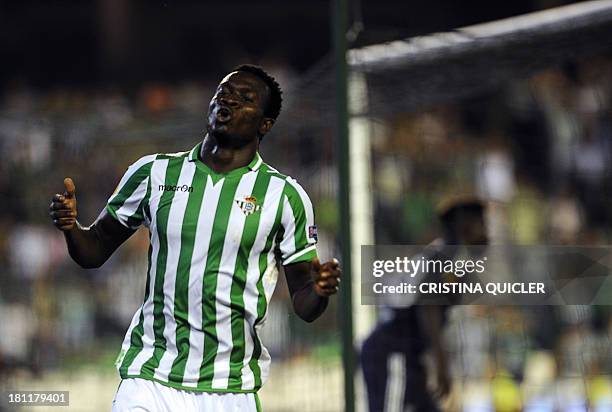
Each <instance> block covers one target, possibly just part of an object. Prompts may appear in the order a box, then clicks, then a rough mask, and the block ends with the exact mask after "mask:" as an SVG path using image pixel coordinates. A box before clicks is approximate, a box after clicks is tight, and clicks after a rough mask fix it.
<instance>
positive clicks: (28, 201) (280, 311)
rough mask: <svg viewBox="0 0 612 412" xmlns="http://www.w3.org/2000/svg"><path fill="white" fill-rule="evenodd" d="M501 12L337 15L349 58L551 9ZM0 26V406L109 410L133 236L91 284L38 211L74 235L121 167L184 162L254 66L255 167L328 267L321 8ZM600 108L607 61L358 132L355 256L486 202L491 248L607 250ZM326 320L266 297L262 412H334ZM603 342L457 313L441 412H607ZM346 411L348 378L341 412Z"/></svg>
mask: <svg viewBox="0 0 612 412" xmlns="http://www.w3.org/2000/svg"><path fill="white" fill-rule="evenodd" d="M506 3H507V4H506ZM506 3H504V4H494V3H492V2H484V1H473V2H467V3H466V2H450V1H442V0H438V1H427V2H425V1H415V2H399V1H390V0H387V1H382V2H381V1H378V2H374V1H365V0H364V1H361V2H352V3H351V10H350V18H351V22H352V23H353V24H351V30H352V32H351V33H352V37H351V40H352V42H351V46H352V47H361V46H365V45H368V44H373V43H380V42H385V41H390V40H395V39H399V38H405V37H410V36H415V35H424V34H428V33H432V32H435V31H445V30H450V29H453V28H456V27H461V26H465V25H469V24H474V23H479V22H485V21H491V20H496V19H500V18H504V17H509V16H513V15H518V14H522V13H527V12H531V11H534V10H541V9H546V8H551V7H556V6H560V5H562V4H564V3H565V2H559V1H551V0H549V1H543V0H542V1H526V0H524V1H516V2H514V1H513V2H506ZM0 10H1V12H0V21H1V22H2V24H0V31H2V36H0V39H1V40H0V44H2V46H1V47H2V51H3V55H4V56H6V57H5V62H9V64H4V65H2V67H1V68H0V80H1V88H2V89H1V95H0V156H1V162H0V169H1V170H2V173H1V174H0V193H1V194H2V199H3V200H4V205H3V206H4V213H2V214H0V228H1V229H2V230H0V264H1V265H2V267H3V268H4V270H3V272H2V276H0V325H1V331H2V333H0V388H2V389H3V390H4V389H7V388H17V389H21V390H26V389H41V390H70V392H71V405H72V406H71V407H70V408H66V409H69V410H74V411H83V412H85V411H98V410H108V406H109V404H110V401H111V400H112V397H113V395H114V392H115V389H116V385H117V384H118V378H117V375H116V372H115V371H114V368H113V361H114V357H115V356H116V354H117V352H118V348H119V342H120V341H121V339H122V337H123V334H124V332H125V329H126V327H127V325H128V323H129V320H130V319H131V316H132V314H133V312H134V310H135V309H136V308H137V307H138V306H139V304H140V302H141V299H142V293H143V287H142V286H143V282H144V270H145V267H146V260H145V259H146V258H145V256H146V248H147V236H146V233H145V232H144V231H143V230H140V231H139V232H137V234H136V235H135V236H134V237H133V238H132V239H131V240H130V241H129V242H128V243H127V244H126V245H125V246H123V247H122V248H121V250H120V251H119V252H118V253H116V254H115V255H114V256H113V257H112V258H111V260H110V261H109V262H108V263H107V264H105V265H104V267H102V268H101V269H99V270H94V271H84V270H81V269H79V268H78V267H76V265H75V264H74V263H73V262H72V261H70V260H69V258H68V256H67V253H66V250H65V246H64V244H63V240H62V236H61V234H59V233H58V232H57V231H55V230H54V229H53V227H52V225H51V224H50V222H49V219H48V216H47V206H48V203H49V201H50V197H51V195H52V194H53V193H55V192H57V191H59V190H62V179H63V177H64V176H71V177H72V178H73V179H74V181H75V183H76V186H77V196H78V204H79V219H80V221H81V222H85V223H89V222H91V221H92V220H93V219H94V218H95V217H96V216H97V213H98V212H99V210H100V209H101V208H102V206H103V204H104V202H105V200H106V199H107V197H108V195H109V194H110V193H111V192H112V190H113V188H114V186H115V185H116V183H117V181H118V179H119V177H120V176H121V174H122V173H123V171H124V170H125V168H126V167H127V165H128V164H130V163H131V162H132V161H133V160H134V159H136V158H138V157H140V156H141V155H143V154H145V153H153V152H160V151H180V150H186V149H189V148H190V147H192V146H193V145H195V144H196V143H197V141H198V139H200V138H201V136H202V134H201V132H202V130H203V128H204V117H203V112H205V110H206V107H207V102H208V100H209V99H210V97H211V95H212V92H213V90H214V87H215V84H216V83H217V82H218V80H219V79H220V77H221V76H222V75H223V74H224V73H225V72H226V71H227V70H229V69H231V67H233V66H234V65H236V64H238V63H242V62H247V61H248V62H254V63H257V64H261V65H263V66H264V67H266V68H267V69H268V70H270V71H271V72H272V73H273V74H274V75H275V76H277V77H278V79H279V81H280V83H281V85H282V86H283V88H284V89H285V91H286V92H285V99H286V100H285V109H284V112H283V114H282V115H281V118H280V121H279V123H278V124H277V126H276V127H275V128H274V130H273V131H272V133H270V135H269V136H267V137H266V138H265V139H264V141H263V145H262V154H263V157H264V159H265V160H266V161H268V162H270V163H272V164H273V165H274V166H277V167H278V168H279V169H280V170H282V171H284V172H286V173H288V174H291V175H292V176H294V177H296V178H297V179H298V180H299V181H300V182H301V183H302V184H303V185H304V187H305V188H306V189H307V191H308V192H309V194H310V195H311V197H312V198H313V202H314V204H315V207H316V210H317V220H318V225H319V230H320V233H319V238H320V239H321V247H320V249H319V251H320V255H321V256H323V257H324V258H329V257H331V256H338V255H339V247H338V244H339V242H340V241H341V239H339V238H338V233H339V224H338V222H339V219H340V214H341V213H342V212H341V211H339V210H338V207H337V200H336V199H337V191H338V183H337V171H336V168H337V160H336V159H337V153H336V152H335V147H336V145H335V135H334V125H333V122H334V117H333V113H334V112H335V110H336V108H335V101H334V95H333V90H330V88H329V87H327V85H329V84H331V83H333V59H332V52H331V40H330V39H331V34H330V32H331V27H330V23H329V22H330V20H331V18H330V4H328V2H323V1H314V2H313V1H305V0H302V1H295V2H290V4H289V3H288V2H280V1H265V2H257V3H253V2H251V3H249V2H224V3H223V4H218V3H212V2H195V1H184V2H173V1H167V2H156V1H153V2H144V1H121V0H106V1H105V0H99V1H96V2H94V1H88V2H78V4H77V3H76V2H68V1H66V2H59V3H55V4H50V3H47V2H42V1H26V2H20V3H12V4H3V5H2V6H0ZM482 76H483V78H486V76H487V73H486V72H485V73H482ZM393 81H397V80H393ZM400 98H401V97H400ZM406 98H408V96H407V97H406ZM611 99H612V55H611V53H610V48H608V49H606V50H603V51H601V50H600V51H598V52H597V53H594V54H590V55H587V56H581V57H580V58H579V59H567V60H564V61H562V62H560V63H556V64H555V65H553V66H551V67H546V68H543V69H542V70H539V71H538V72H537V73H533V74H530V75H529V76H527V77H520V78H508V79H507V80H506V81H504V82H502V83H501V84H499V85H497V86H496V87H494V88H489V89H486V90H480V91H478V92H477V93H466V94H465V96H464V97H460V98H454V99H451V100H447V101H444V102H440V103H437V104H433V105H427V106H423V107H419V108H417V109H412V110H410V111H409V112H408V111H402V110H397V107H401V104H398V105H397V107H390V108H389V109H388V110H387V108H386V107H378V108H377V112H376V113H375V114H372V115H371V116H369V117H368V120H369V121H370V122H371V127H372V135H371V137H372V138H371V143H370V148H371V166H372V176H371V177H372V179H371V186H370V187H363V188H362V190H363V191H370V192H371V193H372V200H373V212H374V222H373V223H374V224H373V230H374V240H375V241H376V243H379V244H385V243H414V244H422V243H427V242H429V241H430V240H431V239H432V238H433V237H435V236H436V235H437V234H438V233H439V232H438V228H437V224H436V220H435V214H434V209H435V205H436V203H437V202H438V201H439V200H440V199H441V198H442V197H443V195H444V194H446V193H448V192H449V191H452V190H453V188H457V187H465V188H476V189H478V188H480V189H483V188H484V189H486V192H487V194H488V196H489V200H490V201H491V204H490V206H491V209H490V210H491V213H490V216H489V222H490V234H491V236H492V239H493V240H495V241H497V242H516V243H520V244H574V245H601V244H608V243H609V242H610V236H611V234H612V212H611V209H610V208H609V196H608V193H609V191H610V188H611V184H612V179H611V177H612V176H611V174H610V164H611V163H610V160H611V155H612V144H611V143H612V142H611V138H612V129H611V127H612V124H611V121H612V116H611V114H610V113H611V110H610V103H611ZM354 195H357V193H354ZM354 298H355V299H358V296H355V297H354ZM338 309H339V305H338V304H337V301H335V302H334V304H333V305H332V306H331V308H330V310H328V311H327V313H326V314H325V315H324V317H323V318H322V319H320V320H318V321H317V322H315V323H314V324H312V325H306V324H303V323H302V322H301V321H299V319H297V318H296V317H295V316H294V315H293V314H292V313H291V309H290V303H289V300H288V293H287V288H286V285H285V284H284V282H283V280H282V279H281V280H280V281H279V285H278V287H277V290H276V292H275V298H274V300H273V303H272V305H271V306H270V312H269V321H268V324H267V326H266V328H264V330H265V332H264V336H263V340H264V342H265V343H266V345H267V346H268V348H269V349H270V351H271V354H272V356H273V369H272V375H271V378H270V380H269V382H268V383H267V385H266V386H265V387H264V389H263V390H262V393H261V396H262V402H263V404H264V408H265V410H266V411H270V412H272V411H278V412H289V411H321V412H324V411H339V410H342V408H343V404H344V393H343V383H342V381H343V371H342V362H341V351H342V346H341V333H340V330H341V328H342V327H343V325H342V324H341V323H340V322H339V317H338V315H337V311H338ZM354 315H356V314H354ZM611 327H612V323H611V322H610V314H609V310H608V307H603V306H600V307H595V306H594V307H590V306H567V307H554V308H552V307H540V308H537V309H536V308H519V307H506V308H503V307H497V308H487V307H460V308H456V310H455V311H454V312H453V316H452V318H451V321H450V323H449V328H448V342H449V345H448V347H449V350H450V351H451V358H452V359H453V375H454V376H455V378H456V387H455V393H454V395H453V399H452V402H451V404H452V405H449V410H463V411H476V410H479V411H482V410H498V411H518V410H521V408H522V407H525V410H548V409H546V405H547V402H549V403H550V402H553V404H556V405H557V406H558V408H559V410H572V411H574V410H576V411H579V410H586V405H587V404H590V405H591V407H592V410H611V409H612V407H611V406H610V405H612V387H611V385H612V382H611V380H610V372H611V368H612V352H611V351H612V349H611V345H610V332H611ZM357 340H358V339H357ZM356 347H357V348H358V345H356ZM363 397H364V393H363V387H362V386H360V383H359V379H357V385H356V398H357V399H356V403H357V410H364V409H363V408H364V406H363ZM534 405H536V406H537V405H539V407H540V408H541V409H536V406H534ZM597 405H600V406H599V408H600V409H596V407H597ZM601 405H604V406H601ZM606 405H607V406H606ZM530 408H531V409H530ZM4 409H6V410H11V409H10V408H8V407H7V406H6V405H0V410H4ZM60 409H61V408H60ZM40 410H42V409H40ZM52 410H55V409H52Z"/></svg>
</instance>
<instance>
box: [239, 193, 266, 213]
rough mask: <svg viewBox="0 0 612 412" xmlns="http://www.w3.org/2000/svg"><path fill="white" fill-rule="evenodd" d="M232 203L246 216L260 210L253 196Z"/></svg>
mask: <svg viewBox="0 0 612 412" xmlns="http://www.w3.org/2000/svg"><path fill="white" fill-rule="evenodd" d="M234 201H235V202H236V204H237V205H238V207H239V208H240V210H242V212H243V213H244V214H245V215H247V216H249V215H251V214H253V213H255V212H258V211H260V210H261V206H260V205H258V204H257V199H256V198H255V196H246V197H245V198H244V199H235V200H234Z"/></svg>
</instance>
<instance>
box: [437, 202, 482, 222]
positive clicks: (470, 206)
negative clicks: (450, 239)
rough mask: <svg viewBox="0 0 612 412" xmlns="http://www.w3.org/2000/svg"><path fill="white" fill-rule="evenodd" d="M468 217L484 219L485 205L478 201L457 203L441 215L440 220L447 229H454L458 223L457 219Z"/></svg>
mask: <svg viewBox="0 0 612 412" xmlns="http://www.w3.org/2000/svg"><path fill="white" fill-rule="evenodd" d="M460 213H461V216H462V217H464V216H466V215H468V216H472V217H482V216H483V213H484V205H483V204H482V202H480V201H478V200H471V201H465V202H461V203H456V204H454V205H452V206H451V207H449V208H448V209H447V210H445V211H444V212H443V213H441V214H440V220H441V221H442V224H443V225H444V227H446V228H452V227H453V225H454V223H456V221H457V217H458V216H459V214H460Z"/></svg>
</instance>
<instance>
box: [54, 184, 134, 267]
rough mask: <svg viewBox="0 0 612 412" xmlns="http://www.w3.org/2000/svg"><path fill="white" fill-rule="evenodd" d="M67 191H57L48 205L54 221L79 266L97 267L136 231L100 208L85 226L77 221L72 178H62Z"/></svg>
mask: <svg viewBox="0 0 612 412" xmlns="http://www.w3.org/2000/svg"><path fill="white" fill-rule="evenodd" d="M64 185H65V187H66V191H65V192H64V193H63V194H59V193H56V194H55V195H54V196H53V199H52V201H51V204H50V205H49V215H50V216H51V219H52V220H53V224H54V225H55V227H57V228H58V229H59V230H61V231H63V232H64V238H65V239H66V245H67V246H68V253H70V256H71V257H72V259H73V260H74V261H75V262H76V263H77V264H79V265H80V266H81V267H83V268H86V269H90V268H98V267H100V266H102V264H104V262H106V260H107V259H108V258H109V257H110V255H112V254H113V252H114V251H115V250H117V248H118V247H119V246H120V245H121V244H122V243H123V242H125V241H126V240H127V239H128V238H129V237H130V236H131V235H132V234H133V233H134V232H135V230H133V229H130V228H127V227H125V226H123V225H122V224H121V223H119V221H117V219H115V218H114V217H113V216H111V215H110V214H109V213H108V212H107V211H106V209H103V210H102V212H101V213H100V215H99V216H98V218H97V219H96V221H95V222H94V223H93V224H92V225H91V226H88V227H84V226H82V225H81V224H80V223H79V222H78V221H77V207H76V189H75V186H74V183H73V182H72V179H70V178H66V179H64Z"/></svg>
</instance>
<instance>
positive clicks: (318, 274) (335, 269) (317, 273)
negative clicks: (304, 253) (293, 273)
mask: <svg viewBox="0 0 612 412" xmlns="http://www.w3.org/2000/svg"><path fill="white" fill-rule="evenodd" d="M312 270H313V280H314V288H315V292H316V293H317V295H319V296H325V297H327V296H331V295H333V294H335V293H336V292H337V291H338V287H339V286H340V276H341V275H342V271H341V270H340V263H339V262H338V260H337V259H332V260H330V261H329V262H325V263H323V264H321V263H320V262H319V259H317V258H314V259H313V261H312Z"/></svg>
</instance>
